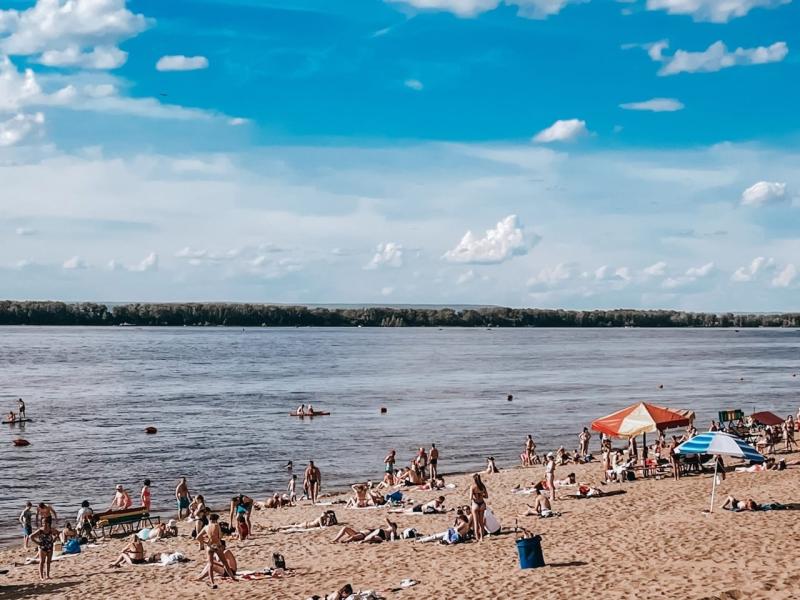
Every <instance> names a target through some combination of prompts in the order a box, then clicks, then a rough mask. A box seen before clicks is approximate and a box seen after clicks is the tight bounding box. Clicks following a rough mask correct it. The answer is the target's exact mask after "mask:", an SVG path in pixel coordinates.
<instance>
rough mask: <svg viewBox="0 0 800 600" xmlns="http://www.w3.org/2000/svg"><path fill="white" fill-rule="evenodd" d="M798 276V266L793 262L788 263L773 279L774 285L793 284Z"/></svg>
mask: <svg viewBox="0 0 800 600" xmlns="http://www.w3.org/2000/svg"><path fill="white" fill-rule="evenodd" d="M796 278H797V267H795V266H794V265H793V264H788V265H786V266H785V267H784V268H783V269H782V270H781V272H780V273H778V274H777V275H776V276H775V278H774V279H773V280H772V286H773V287H779V288H786V287H789V286H790V285H792V282H793V281H794V280H795V279H796Z"/></svg>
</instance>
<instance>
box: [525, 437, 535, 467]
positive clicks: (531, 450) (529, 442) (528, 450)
mask: <svg viewBox="0 0 800 600" xmlns="http://www.w3.org/2000/svg"><path fill="white" fill-rule="evenodd" d="M534 454H536V444H535V443H534V441H533V437H531V435H530V434H528V438H527V439H526V440H525V455H526V456H527V457H528V463H527V464H526V465H525V466H527V467H530V466H531V465H532V464H533V456H534Z"/></svg>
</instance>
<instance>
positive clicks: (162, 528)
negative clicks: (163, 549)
mask: <svg viewBox="0 0 800 600" xmlns="http://www.w3.org/2000/svg"><path fill="white" fill-rule="evenodd" d="M167 535H168V534H167V524H166V523H159V524H158V525H156V526H155V527H145V528H143V529H140V530H139V533H137V534H136V536H137V537H138V538H139V539H140V540H142V541H143V542H157V541H158V540H161V539H163V538H165V537H167Z"/></svg>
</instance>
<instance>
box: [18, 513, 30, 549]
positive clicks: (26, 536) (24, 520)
mask: <svg viewBox="0 0 800 600" xmlns="http://www.w3.org/2000/svg"><path fill="white" fill-rule="evenodd" d="M32 521H33V504H32V503H31V502H30V501H28V502H26V503H25V508H24V509H23V510H22V512H21V513H20V515H19V523H20V525H22V535H23V548H25V550H27V549H28V540H30V539H31V534H32V533H33V524H32Z"/></svg>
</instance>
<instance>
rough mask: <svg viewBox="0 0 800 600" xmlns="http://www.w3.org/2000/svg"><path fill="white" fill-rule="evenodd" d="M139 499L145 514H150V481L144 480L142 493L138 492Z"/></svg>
mask: <svg viewBox="0 0 800 600" xmlns="http://www.w3.org/2000/svg"><path fill="white" fill-rule="evenodd" d="M139 498H140V500H141V501H142V506H144V507H145V508H146V509H147V512H150V480H149V479H145V480H144V485H143V486H142V491H141V492H139Z"/></svg>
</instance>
